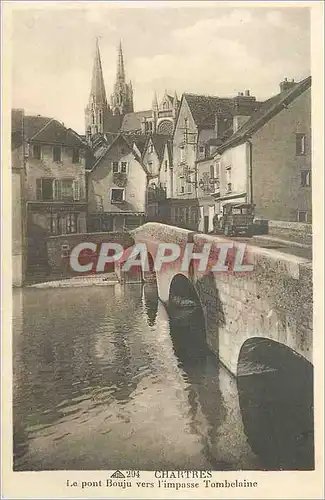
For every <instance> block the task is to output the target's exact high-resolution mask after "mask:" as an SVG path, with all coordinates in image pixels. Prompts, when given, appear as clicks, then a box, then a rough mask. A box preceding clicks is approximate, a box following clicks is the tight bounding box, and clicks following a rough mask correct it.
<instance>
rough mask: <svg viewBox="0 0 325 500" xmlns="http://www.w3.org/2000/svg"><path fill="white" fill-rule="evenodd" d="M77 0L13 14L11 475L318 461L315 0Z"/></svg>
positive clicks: (246, 479) (188, 478)
mask: <svg viewBox="0 0 325 500" xmlns="http://www.w3.org/2000/svg"><path fill="white" fill-rule="evenodd" d="M74 3H75V2H64V4H61V5H60V2H48V5H45V3H42V2H27V3H26V5H25V8H24V2H22V4H21V7H20V8H18V7H17V8H15V9H12V12H11V19H10V23H11V30H10V33H11V34H10V41H9V45H10V53H11V56H10V59H11V64H10V101H9V102H7V105H8V114H11V122H10V123H11V125H10V131H9V136H10V139H9V140H10V147H11V152H10V156H9V163H8V166H7V167H6V168H7V170H8V174H7V175H8V179H9V187H8V190H9V191H10V189H11V202H10V207H9V210H10V212H8V213H9V216H8V217H9V220H8V224H9V225H10V224H11V265H10V268H11V272H12V287H10V289H12V292H10V293H12V313H11V325H12V326H11V328H12V331H11V345H12V352H11V354H9V356H10V359H11V361H10V362H11V363H12V365H11V368H12V381H11V380H10V379H9V380H8V381H7V382H6V384H7V383H8V384H9V385H11V388H10V391H12V401H11V409H10V412H11V418H12V420H11V427H10V429H9V431H7V432H8V433H10V434H11V435H12V448H11V451H10V454H11V459H10V460H11V463H12V471H13V472H14V473H20V472H24V473H28V472H46V471H52V472H53V471H61V472H62V471H79V475H77V476H76V477H78V479H77V480H76V481H75V484H74V483H72V482H71V480H70V479H69V478H70V476H69V474H67V475H66V476H64V477H65V479H64V481H65V483H66V484H65V486H66V496H67V497H68V496H69V495H70V493H71V491H72V490H71V491H70V489H69V490H68V489H67V488H70V487H74V488H72V489H73V494H74V495H76V494H79V495H86V494H87V495H89V496H91V495H92V494H93V492H94V490H96V495H99V494H100V495H104V496H106V497H107V498H109V497H110V496H112V495H115V497H117V496H118V495H119V494H120V492H123V495H124V497H125V495H126V494H129V497H128V498H131V490H130V488H131V487H134V486H136V481H138V482H139V480H141V478H142V477H144V476H142V475H141V474H142V472H141V471H152V473H151V476H150V477H151V479H150V481H151V482H150V481H149V482H146V483H144V482H143V483H139V484H137V486H138V487H139V488H140V486H141V484H142V486H141V488H143V489H146V492H147V493H146V494H147V495H148V494H150V488H154V489H155V494H157V495H160V498H164V495H165V494H166V495H167V493H168V495H171V494H175V495H176V493H177V494H178V493H181V494H182V495H186V494H188V493H189V490H190V489H195V488H201V487H202V488H204V489H205V491H206V492H209V493H207V495H210V496H209V498H216V496H214V497H211V495H212V494H213V495H217V496H220V490H222V491H223V490H224V489H229V491H230V490H231V491H230V492H229V493H228V494H229V495H230V494H231V495H234V497H232V498H235V497H236V498H239V497H240V495H241V494H242V493H241V491H242V489H245V490H247V489H249V490H250V491H248V493H247V492H246V494H251V495H254V494H256V495H257V494H258V492H257V491H253V490H254V489H255V490H256V489H257V487H258V479H256V480H255V477H259V476H257V473H258V472H259V471H264V472H265V471H266V472H272V471H273V472H274V471H277V472H279V471H282V472H289V471H291V472H294V471H296V472H302V471H305V472H308V471H309V472H314V471H315V469H316V455H315V446H316V443H315V431H316V430H315V386H314V379H315V374H314V370H315V368H314V366H315V365H314V355H315V347H314V349H313V346H315V336H314V334H313V331H314V330H315V327H314V306H313V303H314V299H315V290H314V289H313V284H314V282H313V252H314V251H315V247H314V248H313V235H314V236H315V232H314V231H315V230H314V227H315V225H314V223H313V218H314V216H316V217H317V215H318V216H320V212H321V208H317V207H318V205H317V203H316V204H315V203H314V204H313V203H312V194H313V192H312V191H313V189H312V185H313V184H314V181H315V179H314V176H316V175H315V159H314V148H313V145H314V144H315V142H314V141H315V139H314V136H313V134H314V131H313V123H314V122H313V120H314V115H313V111H312V110H313V98H314V73H313V72H312V67H313V66H312V62H311V61H312V51H311V37H312V30H311V7H309V6H306V4H303V3H302V4H301V5H299V2H293V3H292V4H291V5H290V6H289V5H285V6H282V5H281V4H280V3H279V4H277V2H260V3H258V2H257V3H256V5H253V4H252V3H251V4H249V5H246V4H245V3H243V5H242V6H241V5H238V4H239V3H241V2H237V3H236V4H235V5H232V4H231V2H200V4H199V3H195V2H193V4H192V5H190V4H191V2H188V3H186V2H183V3H182V2H181V3H175V5H174V6H173V5H166V3H165V4H160V2H145V4H143V3H142V4H137V3H136V2H135V3H132V2H120V3H119V4H117V3H112V4H111V2H80V3H78V2H76V4H75V5H72V4H74ZM168 3H169V4H173V3H174V2H168ZM312 3H313V2H310V4H312ZM154 4H156V5H154ZM313 173H314V176H313ZM320 180H321V178H319V177H318V178H317V179H316V184H317V183H318V182H320ZM5 195H6V193H4V191H3V193H2V196H3V197H4V196H5ZM318 210H319V212H318V214H315V212H317V211H318ZM318 235H319V233H318ZM9 285H10V284H9ZM8 333H9V332H8ZM83 471H97V472H98V471H112V473H110V474H108V475H106V476H105V480H104V479H103V480H102V479H99V480H97V479H96V480H95V479H92V478H91V475H88V476H87V478H88V479H83V474H82V473H83ZM231 471H232V472H237V476H232V479H231V481H233V482H229V481H230V479H228V475H227V474H228V473H230V472H231ZM242 471H244V472H245V474H244V475H238V474H239V472H240V473H242ZM17 477H18V476H17ZM71 477H72V476H71ZM103 477H104V476H103ZM229 477H230V476H229ZM297 477H300V476H297ZM233 478H235V479H233ZM69 481H70V482H69ZM174 481H176V483H175V482H174ZM255 481H256V484H255ZM299 481H302V482H303V479H299ZM228 483H229V484H228ZM144 485H146V486H144ZM150 485H152V486H150ZM196 485H197V486H196ZM103 487H105V489H104V490H102V488H103ZM139 488H138V490H139V491H138V493H137V495H140V494H142V493H141V491H140V489H139ZM128 489H129V491H128ZM99 490H100V491H99ZM153 491H154V490H152V492H151V494H152V493H153ZM157 491H158V493H157ZM202 491H203V490H200V492H201V493H202ZM166 492H167V493H166ZM200 492H199V491H197V492H196V495H199V493H200ZM48 494H50V493H48ZM191 494H192V495H194V493H193V491H192V492H191ZM223 494H224V493H223ZM236 495H237V496H236ZM176 496H177V495H176ZM176 496H175V497H176ZM203 496H204V493H203V494H202V495H201V496H198V497H196V498H199V497H200V498H203ZM8 498H9V497H8ZM10 498H13V497H10ZM21 498H23V497H21ZM24 498H27V497H24ZM125 498H126V497H125ZM133 498H135V496H133ZM136 498H140V497H139V496H137V497H136ZM180 498H185V497H184V496H183V497H180ZM193 498H194V497H193ZM250 498H251V497H250ZM261 498H262V497H261ZM263 498H266V497H263ZM272 498H275V497H272ZM278 498H280V496H278ZM285 498H287V497H285ZM288 498H289V497H288ZM290 498H294V497H290ZM295 498H298V497H295ZM299 498H300V497H299ZM304 498H305V497H304ZM315 498H316V497H315Z"/></svg>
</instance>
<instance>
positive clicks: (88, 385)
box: [13, 284, 263, 470]
mask: <svg viewBox="0 0 325 500" xmlns="http://www.w3.org/2000/svg"><path fill="white" fill-rule="evenodd" d="M13 305H14V321H13V354H14V357H13V363H14V384H13V425H14V450H13V452H14V470H62V469H66V470H112V469H122V470H123V469H124V470H126V469H140V470H141V469H142V470H154V469H182V470H183V469H213V470H234V469H261V468H263V463H262V462H261V459H260V458H257V456H256V455H255V454H254V453H253V452H252V449H251V447H250V444H249V439H247V436H246V435H245V433H244V430H243V423H242V416H241V410H240V407H239V402H238V394H237V384H236V380H235V379H234V377H232V376H231V375H230V374H229V373H228V372H227V370H225V369H224V368H223V367H222V366H221V365H220V363H219V362H218V359H217V358H216V357H215V356H214V355H213V354H212V353H211V352H210V351H209V350H208V349H207V347H206V345H205V342H204V336H203V335H202V331H201V330H202V328H203V327H202V323H201V317H200V314H198V315H197V314H196V312H195V310H194V311H193V310H191V309H185V310H179V311H178V312H176V314H175V315H174V316H173V317H171V316H170V315H169V314H168V313H167V311H166V309H165V307H164V306H163V305H162V304H161V303H160V302H159V301H158V299H157V293H156V289H155V286H154V285H152V284H147V285H145V286H142V285H136V284H132V285H127V286H121V285H111V286H109V285H107V286H87V287H78V288H52V289H38V288H25V289H23V290H15V291H14V303H13ZM180 331H181V332H183V333H184V332H185V335H178V333H177V332H180ZM187 334H188V339H187V337H186V335H187ZM193 339H196V340H193ZM197 339H199V340H197ZM187 340H188V341H187ZM201 340H202V341H201Z"/></svg>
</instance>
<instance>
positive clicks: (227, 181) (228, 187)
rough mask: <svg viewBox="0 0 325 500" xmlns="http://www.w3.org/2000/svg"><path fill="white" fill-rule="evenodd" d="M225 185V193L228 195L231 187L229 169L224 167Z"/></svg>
mask: <svg viewBox="0 0 325 500" xmlns="http://www.w3.org/2000/svg"><path fill="white" fill-rule="evenodd" d="M226 184H227V192H228V193H230V192H231V190H232V185H231V167H226Z"/></svg>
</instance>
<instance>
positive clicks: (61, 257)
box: [46, 232, 134, 276]
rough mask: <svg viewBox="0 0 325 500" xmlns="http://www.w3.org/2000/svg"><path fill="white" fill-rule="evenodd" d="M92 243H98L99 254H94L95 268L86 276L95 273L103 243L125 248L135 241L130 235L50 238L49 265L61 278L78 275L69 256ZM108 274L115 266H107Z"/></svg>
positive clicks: (87, 234) (73, 235)
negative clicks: (79, 247) (117, 244)
mask: <svg viewBox="0 0 325 500" xmlns="http://www.w3.org/2000/svg"><path fill="white" fill-rule="evenodd" d="M84 242H91V243H96V245H97V252H96V253H95V254H93V260H94V268H93V269H92V270H91V271H90V272H89V273H85V274H92V273H93V272H95V264H96V263H97V258H98V252H99V250H100V245H101V244H102V243H104V242H105V243H119V244H120V245H122V246H123V248H127V247H129V246H131V245H133V243H134V240H133V238H132V236H130V234H129V233H126V232H124V233H113V232H112V233H78V234H64V235H60V236H49V237H48V238H46V244H47V253H48V264H49V266H50V268H51V272H52V273H53V274H58V275H60V276H69V275H73V274H76V273H74V272H73V270H72V269H71V267H70V264H69V255H70V252H71V250H72V249H73V248H74V247H76V246H77V245H78V244H79V243H84ZM105 271H106V272H110V271H114V264H112V265H106V267H105Z"/></svg>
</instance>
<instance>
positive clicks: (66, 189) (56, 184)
mask: <svg viewBox="0 0 325 500" xmlns="http://www.w3.org/2000/svg"><path fill="white" fill-rule="evenodd" d="M38 180H41V181H43V186H42V192H43V200H44V199H45V198H44V180H46V179H38ZM48 190H49V191H50V190H51V198H47V199H51V200H57V201H65V200H71V201H72V200H74V201H78V200H80V184H79V181H77V180H74V179H62V180H60V179H51V186H48Z"/></svg>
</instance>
